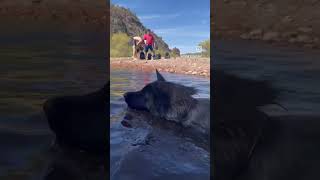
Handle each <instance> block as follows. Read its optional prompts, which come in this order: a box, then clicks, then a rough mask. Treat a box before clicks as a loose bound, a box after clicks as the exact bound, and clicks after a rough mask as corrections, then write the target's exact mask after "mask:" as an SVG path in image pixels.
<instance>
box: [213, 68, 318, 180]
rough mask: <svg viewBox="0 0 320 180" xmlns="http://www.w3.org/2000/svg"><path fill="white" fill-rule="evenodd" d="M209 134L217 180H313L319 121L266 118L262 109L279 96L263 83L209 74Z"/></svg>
mask: <svg viewBox="0 0 320 180" xmlns="http://www.w3.org/2000/svg"><path fill="white" fill-rule="evenodd" d="M212 74H213V77H214V80H213V82H214V88H213V99H214V101H213V106H212V112H213V114H212V117H213V121H212V128H213V129H212V131H213V135H212V137H213V141H212V142H213V144H212V147H213V153H214V157H213V160H214V168H215V169H214V178H215V179H216V180H257V179H265V180H282V179H301V180H302V179H317V178H318V177H319V176H318V168H315V167H318V165H319V163H320V155H319V151H320V143H319V139H320V121H319V119H320V118H317V117H311V116H298V115H287V116H279V117H268V115H267V114H266V113H264V112H263V111H262V110H260V108H259V107H260V106H264V105H268V104H273V103H275V100H276V97H277V96H279V91H278V90H275V89H274V88H273V87H272V86H271V85H270V83H268V82H266V81H255V80H248V79H242V78H239V77H237V76H234V75H230V74H226V73H224V72H222V71H217V70H215V71H214V72H213V73H212Z"/></svg>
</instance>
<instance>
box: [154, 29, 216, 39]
mask: <svg viewBox="0 0 320 180" xmlns="http://www.w3.org/2000/svg"><path fill="white" fill-rule="evenodd" d="M154 32H155V33H156V34H158V35H160V36H164V37H168V36H174V37H197V38H209V37H210V31H209V30H207V31H205V30H201V29H197V27H179V28H162V29H155V30H154Z"/></svg>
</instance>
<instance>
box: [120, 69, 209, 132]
mask: <svg viewBox="0 0 320 180" xmlns="http://www.w3.org/2000/svg"><path fill="white" fill-rule="evenodd" d="M156 74H157V80H156V81H154V82H152V83H150V84H148V85H146V86H145V87H144V88H143V89H142V90H141V91H137V92H127V93H125V94H124V98H125V101H126V103H127V104H128V107H129V108H131V109H136V110H140V111H147V112H149V113H150V114H151V115H152V116H153V117H156V118H157V119H161V120H164V121H171V122H175V123H178V124H181V125H182V126H183V127H185V128H188V129H191V130H192V131H193V132H196V133H200V134H202V135H206V136H209V132H210V111H209V110H210V100H209V99H196V98H193V97H192V95H194V94H195V93H196V90H195V89H194V88H192V87H186V86H183V85H180V84H175V83H172V82H168V81H166V80H165V79H164V77H163V76H162V75H161V74H160V73H159V72H158V71H156ZM123 123H127V124H130V122H123Z"/></svg>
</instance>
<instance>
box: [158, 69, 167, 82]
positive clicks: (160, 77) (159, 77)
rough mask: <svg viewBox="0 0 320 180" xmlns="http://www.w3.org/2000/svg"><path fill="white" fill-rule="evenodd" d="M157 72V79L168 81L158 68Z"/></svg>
mask: <svg viewBox="0 0 320 180" xmlns="http://www.w3.org/2000/svg"><path fill="white" fill-rule="evenodd" d="M156 73H157V80H158V81H166V80H165V79H164V77H163V76H162V75H161V74H160V73H159V71H158V70H157V69H156Z"/></svg>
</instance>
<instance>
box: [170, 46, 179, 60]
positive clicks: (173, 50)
mask: <svg viewBox="0 0 320 180" xmlns="http://www.w3.org/2000/svg"><path fill="white" fill-rule="evenodd" d="M171 56H172V57H174V58H176V57H180V50H179V49H178V48H176V47H175V48H173V49H172V51H171Z"/></svg>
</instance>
